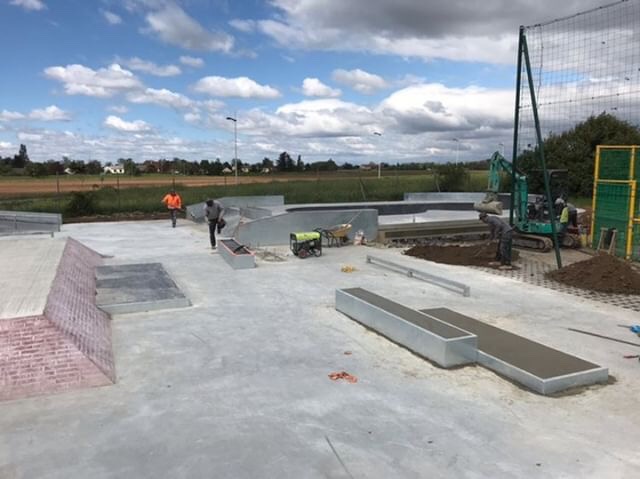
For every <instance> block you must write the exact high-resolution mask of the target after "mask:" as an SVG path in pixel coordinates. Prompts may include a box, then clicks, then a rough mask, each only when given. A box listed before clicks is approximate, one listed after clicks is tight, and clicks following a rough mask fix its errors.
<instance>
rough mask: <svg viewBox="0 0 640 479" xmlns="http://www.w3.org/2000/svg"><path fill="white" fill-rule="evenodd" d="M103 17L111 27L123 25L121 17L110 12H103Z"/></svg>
mask: <svg viewBox="0 0 640 479" xmlns="http://www.w3.org/2000/svg"><path fill="white" fill-rule="evenodd" d="M102 16H103V17H104V19H105V20H106V21H107V22H108V23H109V25H119V24H121V23H122V18H121V17H120V15H117V14H115V13H113V12H110V11H108V10H102Z"/></svg>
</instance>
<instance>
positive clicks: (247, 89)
mask: <svg viewBox="0 0 640 479" xmlns="http://www.w3.org/2000/svg"><path fill="white" fill-rule="evenodd" d="M193 89H194V90H195V91H197V92H199V93H206V94H207V95H211V96H220V97H236V98H256V99H273V98H278V97H279V96H280V92H279V91H278V90H276V89H275V88H272V87H270V86H269V85H260V84H258V83H256V82H255V81H253V80H252V79H250V78H247V77H237V78H224V77H219V76H208V77H204V78H201V79H200V80H198V82H197V83H196V84H195V85H194V86H193Z"/></svg>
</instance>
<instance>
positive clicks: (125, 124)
mask: <svg viewBox="0 0 640 479" xmlns="http://www.w3.org/2000/svg"><path fill="white" fill-rule="evenodd" d="M104 126H106V127H108V128H112V129H114V130H118V131H123V132H127V133H143V132H148V131H151V126H149V124H148V123H146V122H144V121H142V120H136V121H131V122H129V121H124V120H123V119H122V118H120V117H117V116H114V115H109V116H108V117H107V118H105V120H104Z"/></svg>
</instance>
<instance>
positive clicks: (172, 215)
mask: <svg viewBox="0 0 640 479" xmlns="http://www.w3.org/2000/svg"><path fill="white" fill-rule="evenodd" d="M169 217H170V218H171V226H173V227H174V228H175V227H176V221H177V220H178V210H177V209H175V208H171V209H170V210H169Z"/></svg>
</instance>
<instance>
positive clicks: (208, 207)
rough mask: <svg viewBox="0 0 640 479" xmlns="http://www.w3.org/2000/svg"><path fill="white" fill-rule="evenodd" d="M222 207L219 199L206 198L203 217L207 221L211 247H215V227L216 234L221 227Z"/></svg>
mask: <svg viewBox="0 0 640 479" xmlns="http://www.w3.org/2000/svg"><path fill="white" fill-rule="evenodd" d="M223 214H224V208H223V207H222V204H221V203H220V202H219V201H216V200H212V199H208V200H207V201H206V202H205V205H204V217H205V219H206V220H207V221H208V222H209V240H210V241H211V249H216V228H217V229H218V234H219V233H220V230H221V229H222V225H223V222H224V220H223V219H222V216H223Z"/></svg>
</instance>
